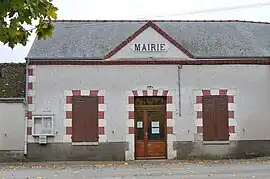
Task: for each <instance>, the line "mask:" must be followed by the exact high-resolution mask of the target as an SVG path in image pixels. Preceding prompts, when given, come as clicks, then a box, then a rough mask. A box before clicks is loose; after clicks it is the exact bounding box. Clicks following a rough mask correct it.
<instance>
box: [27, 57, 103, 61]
mask: <svg viewBox="0 0 270 179" xmlns="http://www.w3.org/2000/svg"><path fill="white" fill-rule="evenodd" d="M25 60H45V61H54V60H65V61H69V60H70V61H72V60H82V61H83V60H85V61H87V60H104V58H100V57H26V58H25Z"/></svg>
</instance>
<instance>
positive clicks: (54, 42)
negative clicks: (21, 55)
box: [26, 20, 270, 160]
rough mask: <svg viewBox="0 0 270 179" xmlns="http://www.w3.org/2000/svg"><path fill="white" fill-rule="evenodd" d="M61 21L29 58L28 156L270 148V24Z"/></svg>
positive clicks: (197, 153)
mask: <svg viewBox="0 0 270 179" xmlns="http://www.w3.org/2000/svg"><path fill="white" fill-rule="evenodd" d="M53 23H54V25H55V31H54V32H53V35H52V37H51V38H48V39H46V40H37V39H36V40H35V41H34V43H33V45H32V47H31V49H30V51H29V54H28V55H27V57H26V65H27V66H26V68H27V80H26V81H27V82H26V83H27V90H26V95H27V117H26V122H27V126H26V128H27V130H26V131H27V137H26V140H27V141H26V142H27V149H26V153H27V157H28V158H29V159H33V160H34V159H43V160H140V159H189V158H196V157H197V158H203V157H218V158H235V157H245V156H248V155H254V154H257V155H269V154H270V130H269V127H270V119H269V116H270V110H269V109H270V100H269V99H270V68H269V64H270V59H269V57H270V33H269V32H270V24H268V23H261V22H246V21H161V20H160V21H158V20H156V21H83V20H82V21H78V20H71V21H65V20H63V21H55V22H53Z"/></svg>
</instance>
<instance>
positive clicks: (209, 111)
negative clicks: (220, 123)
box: [202, 96, 216, 141]
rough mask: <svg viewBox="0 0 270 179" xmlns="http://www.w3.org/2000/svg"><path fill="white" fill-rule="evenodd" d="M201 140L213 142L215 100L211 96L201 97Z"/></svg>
mask: <svg viewBox="0 0 270 179" xmlns="http://www.w3.org/2000/svg"><path fill="white" fill-rule="evenodd" d="M202 102H203V140H205V141H213V140H215V138H216V132H215V116H214V111H215V98H214V97H213V96H204V97H203V100H202Z"/></svg>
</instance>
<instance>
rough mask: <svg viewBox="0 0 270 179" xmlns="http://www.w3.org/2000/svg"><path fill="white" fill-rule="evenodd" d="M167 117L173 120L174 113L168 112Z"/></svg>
mask: <svg viewBox="0 0 270 179" xmlns="http://www.w3.org/2000/svg"><path fill="white" fill-rule="evenodd" d="M166 117H167V119H172V118H173V113H172V111H167V115H166Z"/></svg>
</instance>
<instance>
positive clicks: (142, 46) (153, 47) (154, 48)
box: [131, 43, 168, 52]
mask: <svg viewBox="0 0 270 179" xmlns="http://www.w3.org/2000/svg"><path fill="white" fill-rule="evenodd" d="M131 49H132V50H133V51H135V52H165V51H167V50H168V45H167V44H165V43H135V44H133V45H132V46H131Z"/></svg>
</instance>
